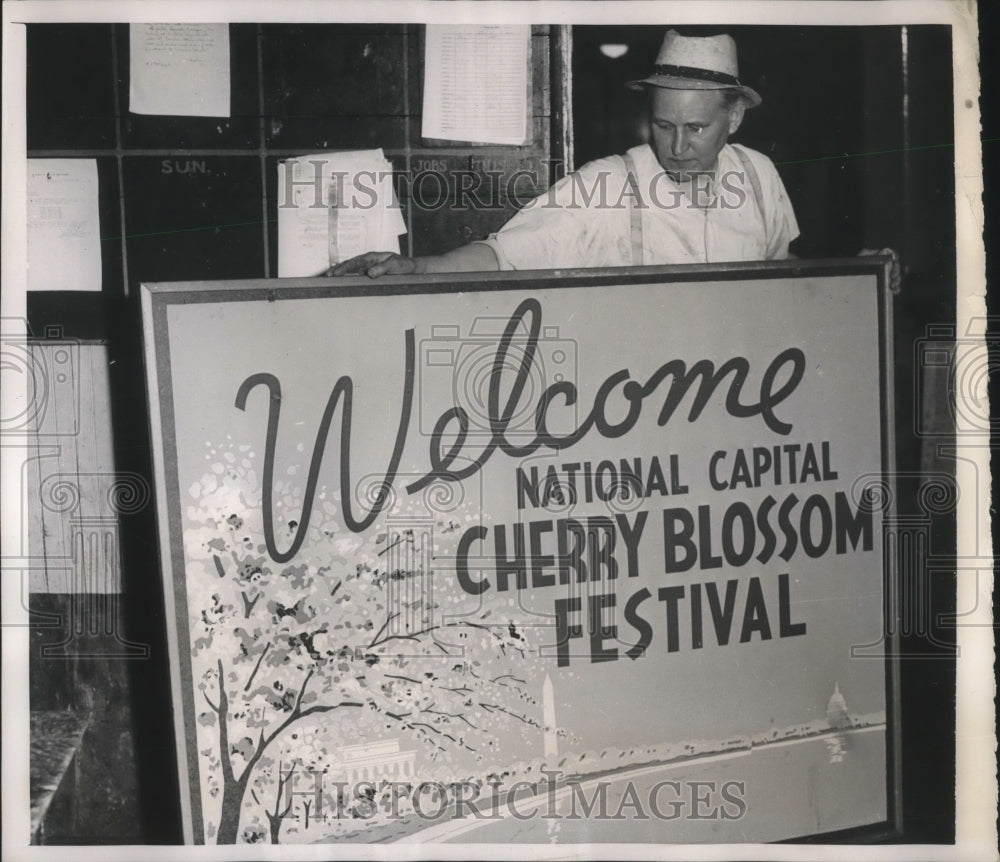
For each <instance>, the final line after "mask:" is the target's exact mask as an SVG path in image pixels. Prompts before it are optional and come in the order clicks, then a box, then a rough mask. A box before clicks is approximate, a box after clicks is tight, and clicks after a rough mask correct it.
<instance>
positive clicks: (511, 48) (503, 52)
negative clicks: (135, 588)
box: [421, 24, 531, 146]
mask: <svg viewBox="0 0 1000 862" xmlns="http://www.w3.org/2000/svg"><path fill="white" fill-rule="evenodd" d="M530 50H531V28H530V27H529V26H493V25H488V26H482V27H479V26H466V25H455V26H452V25H432V24H428V25H427V39H426V49H425V56H424V106H423V124H422V129H421V134H422V135H423V136H424V137H425V138H441V139H444V140H448V141H469V142H472V143H478V144H510V145H514V146H517V145H521V144H523V143H524V142H525V139H526V138H527V132H528V120H527V115H528V56H529V51H530Z"/></svg>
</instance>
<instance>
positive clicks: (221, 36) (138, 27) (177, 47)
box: [129, 24, 230, 117]
mask: <svg viewBox="0 0 1000 862" xmlns="http://www.w3.org/2000/svg"><path fill="white" fill-rule="evenodd" d="M129 75H130V85H129V110H130V111H131V112H132V113H133V114H163V115H167V116H178V117H228V116H229V115H230V107H229V98H230V75H229V25H228V24H130V25H129Z"/></svg>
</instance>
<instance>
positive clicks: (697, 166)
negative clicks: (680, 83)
mask: <svg viewBox="0 0 1000 862" xmlns="http://www.w3.org/2000/svg"><path fill="white" fill-rule="evenodd" d="M650 90H651V95H650V106H649V124H650V133H651V141H650V143H651V144H652V147H653V152H655V153H656V159H657V161H658V162H659V163H660V165H661V166H662V167H663V169H664V170H665V171H667V172H668V173H669V174H672V175H675V178H677V177H678V176H679V178H680V179H682V180H683V179H686V177H685V176H684V175H685V174H688V173H693V172H698V171H711V170H714V169H715V161H716V158H717V157H718V155H719V151H720V150H721V149H722V148H723V147H724V146H725V144H726V139H727V138H728V137H729V136H730V135H731V134H732V133H733V132H735V131H736V129H737V128H739V125H740V121H741V120H742V119H743V110H744V108H743V104H742V103H737V104H736V105H734V106H733V107H731V108H729V107H727V106H726V103H725V99H724V97H723V94H722V93H721V92H720V91H718V90H669V89H667V88H665V87H651V88H650Z"/></svg>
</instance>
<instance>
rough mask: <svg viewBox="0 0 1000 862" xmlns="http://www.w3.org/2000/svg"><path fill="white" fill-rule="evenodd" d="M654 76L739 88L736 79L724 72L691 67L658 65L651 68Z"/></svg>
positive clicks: (739, 85)
mask: <svg viewBox="0 0 1000 862" xmlns="http://www.w3.org/2000/svg"><path fill="white" fill-rule="evenodd" d="M653 74H654V75H667V76H669V77H671V78H691V79H693V80H695V81H711V82H712V83H713V84H725V85H726V86H728V87H741V86H742V84H740V81H739V79H738V78H736V77H734V76H733V75H727V74H726V73H725V72H713V71H712V70H711V69H696V68H695V67H693V66H672V65H669V64H667V65H664V64H658V65H656V66H654V67H653Z"/></svg>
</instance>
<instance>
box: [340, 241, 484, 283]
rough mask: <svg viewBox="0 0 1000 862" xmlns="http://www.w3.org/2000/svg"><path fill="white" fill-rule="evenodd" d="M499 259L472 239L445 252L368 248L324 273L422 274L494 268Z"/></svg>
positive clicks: (369, 274) (370, 274)
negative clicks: (409, 254)
mask: <svg viewBox="0 0 1000 862" xmlns="http://www.w3.org/2000/svg"><path fill="white" fill-rule="evenodd" d="M499 269H500V262H499V261H498V260H497V256H496V253H495V252H494V251H493V249H492V248H490V247H489V246H488V245H486V244H484V243H481V242H473V243H469V244H468V245H463V246H459V247H458V248H456V249H453V250H452V251H448V252H445V253H444V254H435V255H426V256H424V257H406V256H405V255H401V254H393V253H392V252H390V251H370V252H367V253H365V254H359V255H358V256H357V257H352V258H351V259H350V260H345V261H344V262H343V263H338V264H337V265H336V266H332V267H330V269H328V270H327V271H326V273H325V274H326V275H367V276H369V277H370V278H377V277H378V276H380V275H410V274H417V275H422V274H424V273H433V272H496V271H497V270H499Z"/></svg>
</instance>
